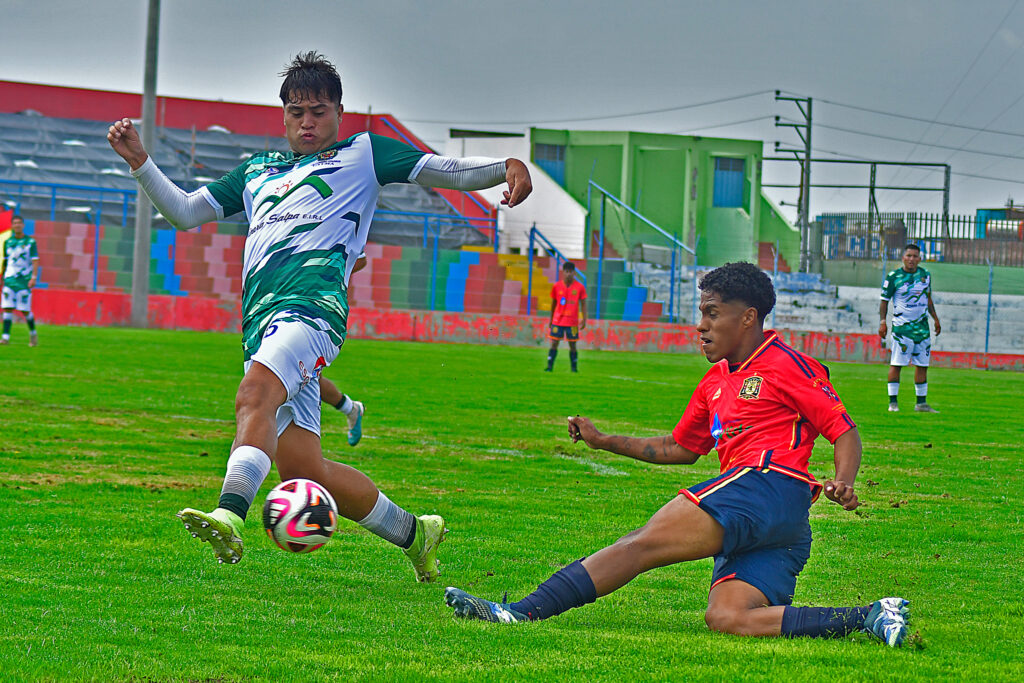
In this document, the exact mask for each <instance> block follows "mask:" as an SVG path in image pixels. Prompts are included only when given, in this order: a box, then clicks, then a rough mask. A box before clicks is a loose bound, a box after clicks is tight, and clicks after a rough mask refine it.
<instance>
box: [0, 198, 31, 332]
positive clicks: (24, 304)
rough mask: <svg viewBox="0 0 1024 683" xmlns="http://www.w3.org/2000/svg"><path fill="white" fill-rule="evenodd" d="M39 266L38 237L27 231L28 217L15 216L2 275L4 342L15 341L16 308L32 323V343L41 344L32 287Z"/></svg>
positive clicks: (26, 320)
mask: <svg viewBox="0 0 1024 683" xmlns="http://www.w3.org/2000/svg"><path fill="white" fill-rule="evenodd" d="M38 266H39V249H38V248H37V247H36V241H35V238H33V237H29V236H28V235H26V234H25V219H23V218H22V217H21V216H14V217H13V218H11V236H10V237H8V238H7V240H6V241H5V242H4V254H3V264H2V265H0V277H2V278H3V294H2V296H0V299H2V300H0V307H2V308H3V310H4V313H3V321H4V324H3V335H2V336H0V344H10V343H11V324H12V323H13V322H14V311H20V312H21V314H22V315H23V316H25V322H26V323H28V345H29V346H35V345H36V344H38V343H39V338H38V337H37V336H36V319H35V318H34V317H33V316H32V288H33V287H35V286H36V270H37V267H38Z"/></svg>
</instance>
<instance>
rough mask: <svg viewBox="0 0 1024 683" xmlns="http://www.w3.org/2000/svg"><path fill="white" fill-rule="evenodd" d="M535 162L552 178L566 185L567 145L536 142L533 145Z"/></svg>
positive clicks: (563, 185)
mask: <svg viewBox="0 0 1024 683" xmlns="http://www.w3.org/2000/svg"><path fill="white" fill-rule="evenodd" d="M533 162H534V163H535V164H537V165H538V166H540V167H541V168H542V169H543V170H544V172H545V173H547V174H548V175H549V176H551V178H552V180H554V181H555V182H556V183H558V184H559V185H561V186H562V187H565V145H546V144H543V143H540V142H538V143H536V144H535V145H534V146H533Z"/></svg>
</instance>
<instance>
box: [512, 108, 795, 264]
mask: <svg viewBox="0 0 1024 683" xmlns="http://www.w3.org/2000/svg"><path fill="white" fill-rule="evenodd" d="M530 141H531V148H532V149H531V158H532V160H533V162H534V163H535V164H536V165H537V166H539V167H540V168H542V169H543V170H544V171H545V172H546V173H547V174H548V175H550V176H551V177H552V178H553V179H554V180H555V182H557V183H558V184H559V185H561V186H562V187H563V188H565V190H566V191H567V192H568V193H569V194H570V195H571V196H572V197H573V198H574V199H575V200H576V201H577V202H579V203H580V204H582V205H583V206H587V202H588V196H589V197H590V208H591V211H590V216H589V219H588V224H587V226H586V236H585V243H586V244H587V245H591V246H590V247H589V248H588V253H592V249H593V246H592V245H594V244H596V243H597V239H598V238H597V233H598V231H599V230H600V221H601V208H602V206H601V204H602V201H601V197H602V193H601V192H599V191H597V190H595V189H594V188H593V187H592V186H591V185H590V182H589V181H591V180H593V182H594V183H596V184H597V185H599V186H601V187H602V188H604V189H605V190H607V192H608V193H609V194H611V195H614V196H615V197H617V198H618V199H619V200H621V201H622V202H624V203H626V204H628V205H629V206H630V207H632V208H633V209H634V210H635V211H637V212H638V213H640V214H642V215H643V216H645V217H646V218H647V219H649V220H650V221H652V222H654V223H655V224H657V225H658V226H659V227H660V228H661V229H663V230H664V231H665V232H667V233H669V234H671V235H673V236H674V237H676V238H677V239H679V240H680V241H682V242H683V243H685V244H686V245H687V246H689V247H691V248H693V247H694V245H696V252H697V259H698V262H699V263H700V264H701V265H712V266H714V265H721V264H722V263H725V262H727V261H737V260H742V261H750V262H754V263H757V262H758V257H759V255H760V256H762V257H763V256H764V253H765V251H766V249H767V246H768V245H774V244H775V243H776V242H778V244H779V252H780V254H781V256H782V258H783V259H784V260H785V261H786V262H788V263H789V264H792V265H794V266H795V264H797V263H798V260H799V253H800V239H799V233H798V231H797V230H796V229H795V228H794V227H793V226H792V225H790V224H789V222H788V221H787V220H786V219H785V218H784V217H783V216H782V214H781V213H780V212H779V210H778V209H777V208H776V207H775V206H774V205H773V204H772V203H771V202H770V201H769V200H768V199H767V198H766V197H765V196H764V195H763V194H762V192H761V158H762V148H763V143H762V142H761V141H758V140H730V139H725V138H709V137H702V136H693V135H663V134H657V133H635V132H626V131H582V130H579V131H577V130H552V129H544V128H533V129H531V131H530ZM604 215H605V239H606V243H607V244H610V245H611V246H612V247H613V248H614V249H615V250H616V251H617V252H618V253H619V254H620V255H622V256H624V257H628V258H635V259H638V260H639V254H640V252H641V250H646V249H647V248H650V247H652V248H653V249H652V251H656V250H657V248H659V247H662V248H665V247H668V245H669V243H668V241H667V240H666V239H665V238H664V237H663V236H661V235H659V234H658V233H657V231H656V230H654V229H652V228H651V227H650V226H648V225H647V224H646V223H645V222H644V221H641V220H638V219H637V218H635V217H633V216H631V215H630V214H629V213H628V212H627V211H625V210H624V209H622V208H621V207H619V206H616V205H615V203H614V202H605V204H604ZM762 245H763V246H762ZM768 253H769V254H770V252H768ZM762 265H763V264H762Z"/></svg>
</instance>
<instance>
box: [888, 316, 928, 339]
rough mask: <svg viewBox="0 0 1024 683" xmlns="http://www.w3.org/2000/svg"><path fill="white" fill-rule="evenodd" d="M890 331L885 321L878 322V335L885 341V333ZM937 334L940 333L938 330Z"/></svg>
mask: <svg viewBox="0 0 1024 683" xmlns="http://www.w3.org/2000/svg"><path fill="white" fill-rule="evenodd" d="M888 333H889V327H888V326H887V325H886V324H885V321H884V320H883V321H882V322H880V323H878V336H879V337H881V338H882V340H883V341H884V340H885V335H886V334H888ZM935 334H938V332H936V333H935Z"/></svg>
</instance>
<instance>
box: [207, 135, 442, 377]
mask: <svg viewBox="0 0 1024 683" xmlns="http://www.w3.org/2000/svg"><path fill="white" fill-rule="evenodd" d="M427 156H428V155H427V154H426V153H425V152H421V151H419V150H417V149H414V148H412V147H409V146H408V145H405V144H403V143H401V142H398V141H397V140H393V139H391V138H388V137H384V136H381V135H373V134H370V133H360V134H358V135H354V136H352V137H350V138H348V139H347V140H344V141H342V142H338V143H336V144H334V145H332V146H331V147H329V148H327V149H326V150H324V151H322V152H319V153H317V154H310V155H305V156H299V155H296V154H294V153H291V152H287V153H282V152H260V153H258V154H255V155H253V156H252V157H250V158H249V159H248V160H247V161H246V162H245V163H243V164H241V165H240V166H238V167H237V168H236V169H234V170H233V171H231V172H230V173H228V174H227V175H225V176H224V177H223V178H221V179H219V180H217V181H214V182H213V183H211V184H209V185H207V186H206V187H204V188H202V190H201V191H202V192H203V194H204V196H205V197H206V200H207V201H208V202H209V203H210V204H211V205H212V206H213V207H214V209H216V211H217V216H218V217H224V216H230V215H231V214H233V213H237V212H239V211H242V210H244V211H245V215H246V218H247V219H248V221H249V233H248V237H247V238H246V241H245V257H244V259H243V264H242V337H243V339H242V346H243V348H244V351H245V359H246V360H248V359H249V358H250V357H251V356H252V355H253V354H254V353H256V351H257V349H258V348H259V345H260V343H261V341H262V338H263V333H264V331H265V329H266V327H267V325H269V324H270V322H271V320H272V318H273V317H274V316H275V315H276V314H278V313H280V312H282V311H288V312H289V313H291V314H292V316H293V317H294V318H295V319H298V320H301V321H303V322H305V323H307V324H309V325H310V326H312V327H315V328H317V329H320V328H321V326H320V325H317V324H316V323H315V322H314V321H315V320H316V319H317V318H320V319H323V320H324V321H326V322H327V325H328V329H327V330H325V331H326V332H327V333H328V334H329V335H330V337H331V340H332V341H334V342H335V343H336V344H338V346H341V344H342V342H343V341H344V339H345V329H346V320H347V318H348V297H347V287H348V279H349V276H350V275H351V274H352V269H353V268H354V267H355V263H356V259H357V258H358V257H359V254H360V253H362V251H363V248H364V247H365V246H366V237H367V232H368V231H369V228H370V223H371V221H372V220H373V213H374V211H375V210H376V208H377V195H378V194H379V192H380V189H381V187H382V186H383V185H386V184H388V183H404V182H409V180H410V178H411V177H412V178H414V177H415V176H416V174H417V173H418V171H419V168H420V167H421V166H422V164H423V163H424V161H425V159H426V158H427Z"/></svg>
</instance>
